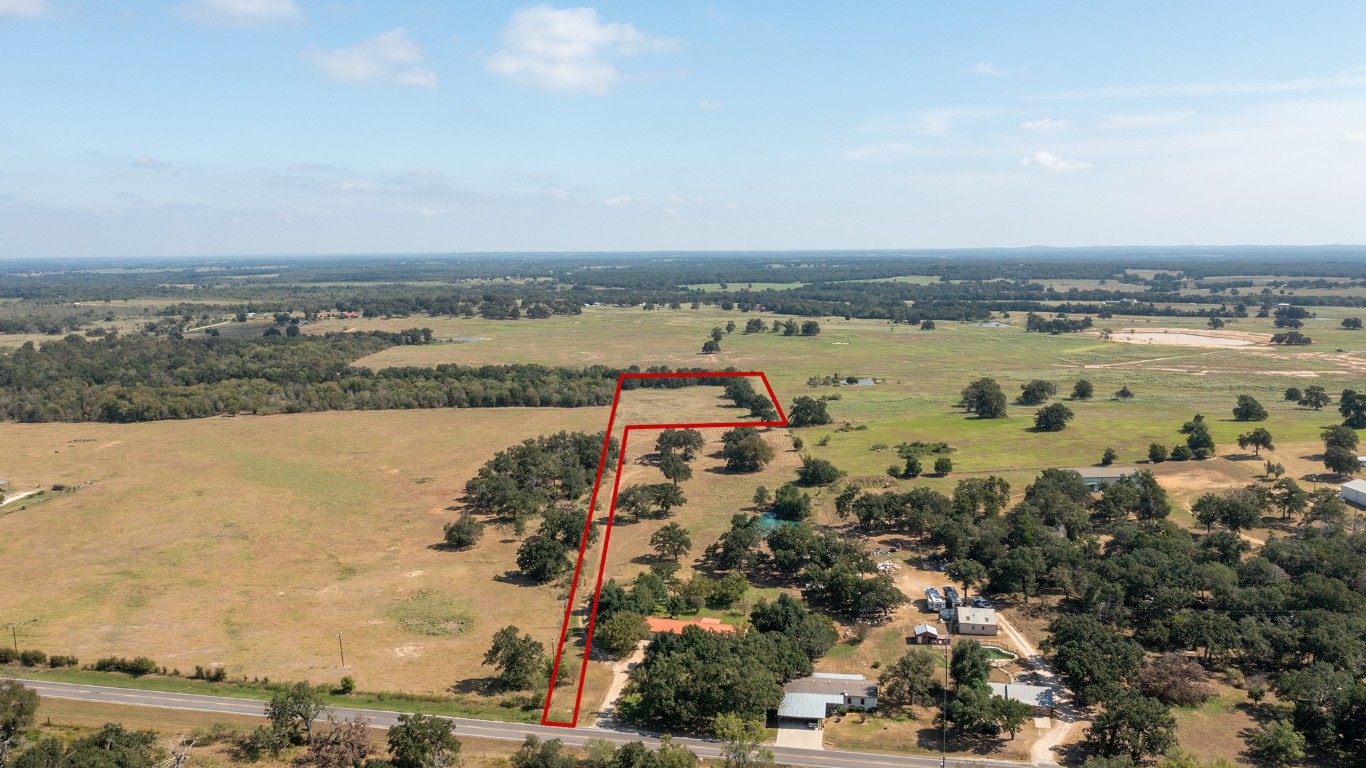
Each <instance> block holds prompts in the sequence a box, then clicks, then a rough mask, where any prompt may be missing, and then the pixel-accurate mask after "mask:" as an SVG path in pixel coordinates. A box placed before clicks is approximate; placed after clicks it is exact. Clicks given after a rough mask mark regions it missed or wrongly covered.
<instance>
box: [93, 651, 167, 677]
mask: <svg viewBox="0 0 1366 768" xmlns="http://www.w3.org/2000/svg"><path fill="white" fill-rule="evenodd" d="M90 668H91V669H93V670H95V671H96V672H123V673H125V674H129V675H133V676H134V677H136V676H139V675H150V674H153V673H155V672H156V671H157V663H156V662H155V661H152V660H151V659H149V658H147V657H146V656H138V657H136V658H132V659H125V658H124V657H122V656H106V657H104V658H102V659H99V660H97V661H96V662H95V663H94V664H91V665H90Z"/></svg>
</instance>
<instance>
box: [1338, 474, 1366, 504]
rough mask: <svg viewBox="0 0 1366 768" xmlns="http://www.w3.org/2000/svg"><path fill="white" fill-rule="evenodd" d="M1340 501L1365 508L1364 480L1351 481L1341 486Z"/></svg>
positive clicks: (1365, 487) (1365, 488) (1365, 491)
mask: <svg viewBox="0 0 1366 768" xmlns="http://www.w3.org/2000/svg"><path fill="white" fill-rule="evenodd" d="M1339 495H1340V496H1342V500H1343V501H1345V502H1347V503H1348V504H1352V505H1355V506H1358V507H1366V480H1352V481H1349V482H1346V483H1343V484H1342V490H1341V491H1340V492H1339Z"/></svg>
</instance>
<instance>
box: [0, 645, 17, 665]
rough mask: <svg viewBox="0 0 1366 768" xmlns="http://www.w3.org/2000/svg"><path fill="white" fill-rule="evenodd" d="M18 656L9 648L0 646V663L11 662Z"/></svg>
mask: <svg viewBox="0 0 1366 768" xmlns="http://www.w3.org/2000/svg"><path fill="white" fill-rule="evenodd" d="M18 658H19V654H17V653H15V652H14V651H13V650H11V649H10V648H3V647H0V664H13V663H14V662H15V660H16V659H18Z"/></svg>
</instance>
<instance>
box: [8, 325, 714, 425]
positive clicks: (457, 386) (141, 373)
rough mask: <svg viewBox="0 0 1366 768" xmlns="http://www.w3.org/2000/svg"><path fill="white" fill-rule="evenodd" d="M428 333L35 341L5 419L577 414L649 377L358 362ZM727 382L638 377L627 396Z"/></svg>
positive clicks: (21, 363) (13, 377)
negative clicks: (512, 410) (468, 411)
mask: <svg viewBox="0 0 1366 768" xmlns="http://www.w3.org/2000/svg"><path fill="white" fill-rule="evenodd" d="M424 331H425V329H412V330H410V331H401V332H397V333H387V332H371V333H355V334H352V333H346V334H327V335H321V336H313V335H299V336H283V335H281V336H274V337H271V338H226V337H202V338H193V339H180V338H173V337H154V336H148V335H128V336H110V337H105V338H99V339H95V340H87V339H85V338H83V337H81V336H77V335H70V336H67V337H65V338H64V339H62V340H60V341H54V342H49V343H46V344H43V345H41V347H38V346H35V345H33V344H32V343H31V342H29V343H26V344H24V345H23V346H22V347H21V348H20V349H18V350H16V351H15V352H14V354H12V355H9V356H5V357H0V419H7V420H14V421H24V422H46V421H70V422H81V421H105V422H116V423H128V422H140V421H157V420H163V419H192V418H204V417H208V416H217V415H223V414H228V415H235V414H271V413H308V412H316V411H337V410H396V409H416V408H495V407H509V406H523V407H563V408H576V407H585V406H602V405H608V404H610V403H611V402H612V398H613V393H614V392H615V389H616V384H617V378H618V376H619V375H620V374H621V373H623V372H633V371H638V370H639V369H637V368H635V367H632V368H628V369H625V370H624V371H623V370H619V369H615V368H608V367H605V366H592V367H588V368H567V367H549V366H542V365H486V366H462V365H452V364H442V365H437V366H433V367H416V366H409V367H393V368H385V369H382V370H379V371H375V370H371V369H369V368H357V367H354V366H353V365H352V363H353V362H354V361H355V360H357V359H360V358H361V357H364V356H366V355H369V354H372V353H374V352H378V351H380V350H382V349H386V348H388V347H391V346H394V345H398V344H422V343H427V342H428V341H429V340H430V338H431V337H430V332H424ZM651 370H655V371H658V370H665V371H667V368H663V367H658V368H653V369H651ZM696 370H700V369H696ZM724 383H725V381H724V380H723V379H717V378H709V377H697V378H684V379H644V380H638V379H633V380H627V381H625V382H623V386H622V388H623V389H634V388H638V387H655V388H673V387H684V386H698V385H723V384H724Z"/></svg>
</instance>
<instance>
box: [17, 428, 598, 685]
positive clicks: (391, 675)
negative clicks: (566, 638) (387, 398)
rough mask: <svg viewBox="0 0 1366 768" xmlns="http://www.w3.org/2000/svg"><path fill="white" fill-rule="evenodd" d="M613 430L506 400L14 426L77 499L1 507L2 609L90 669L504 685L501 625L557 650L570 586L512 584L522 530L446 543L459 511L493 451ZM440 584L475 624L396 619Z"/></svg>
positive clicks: (28, 474) (33, 641) (34, 463)
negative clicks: (98, 660) (143, 661)
mask: <svg viewBox="0 0 1366 768" xmlns="http://www.w3.org/2000/svg"><path fill="white" fill-rule="evenodd" d="M606 418H607V409H606V408H583V409H574V410H569V409H549V408H547V409H515V408H510V409H488V410H478V411H475V410H468V411H452V410H436V411H407V412H397V411H390V412H382V413H328V414H305V415H288V416H263V417H237V418H221V419H204V420H197V421H188V422H157V423H150V424H136V425H105V424H76V425H72V424H47V425H28V424H0V443H3V444H4V445H6V446H8V447H10V450H8V451H7V452H6V466H5V471H6V473H7V474H8V476H9V477H10V478H11V479H12V480H13V481H14V482H15V483H16V484H17V485H18V486H21V487H27V486H29V485H32V484H43V485H49V484H51V483H54V482H61V483H67V484H72V485H76V486H79V488H80V489H79V491H77V492H75V493H71V494H64V495H59V496H57V497H56V498H53V499H51V500H49V501H45V502H43V503H41V504H34V505H31V506H28V507H27V509H15V508H14V506H15V505H11V506H10V507H6V510H5V511H6V514H5V515H4V516H0V583H5V584H7V585H10V586H12V587H13V588H11V589H5V590H3V591H0V614H3V615H5V616H14V617H17V618H19V619H20V620H28V619H33V620H35V622H34V623H32V624H28V625H26V626H25V627H22V628H21V629H20V634H21V637H20V640H21V645H27V646H30V647H36V648H42V649H44V650H46V651H48V652H49V653H70V654H74V655H76V656H78V657H80V658H81V659H83V660H87V661H88V660H92V659H93V658H95V657H98V656H103V655H110V654H116V655H127V656H132V655H139V654H145V655H148V656H151V657H153V658H155V659H156V660H157V661H158V662H159V663H161V664H164V665H166V666H167V667H178V668H180V669H181V670H182V671H188V670H190V669H192V668H193V667H194V666H195V665H196V664H203V665H209V664H223V665H225V666H226V667H227V669H228V671H229V673H230V674H231V675H234V676H236V675H240V674H246V675H249V676H257V675H260V676H270V677H271V678H273V679H277V680H279V679H305V680H309V681H311V682H314V683H322V682H331V681H335V680H337V679H338V678H340V677H341V676H342V675H344V674H350V675H352V676H353V677H355V679H356V681H357V684H358V686H359V687H360V688H361V689H362V690H369V691H380V690H402V691H405V692H410V693H440V692H442V691H444V690H445V689H446V688H447V687H448V686H450V685H451V684H452V683H455V682H457V681H461V680H469V679H471V678H476V679H477V678H482V677H485V676H486V675H488V673H489V670H488V669H487V668H485V667H481V666H480V657H481V655H482V654H483V652H484V650H486V649H487V647H488V642H489V637H490V636H491V635H492V634H493V632H495V631H496V630H497V629H499V628H500V627H502V626H504V625H507V624H516V625H518V626H520V627H521V628H522V629H523V630H524V631H528V632H531V633H532V634H533V635H534V636H536V637H537V638H538V639H541V640H542V642H545V643H546V644H547V645H549V644H550V643H551V641H552V640H553V638H554V637H556V636H557V635H558V631H559V627H560V621H559V611H558V610H557V601H556V599H555V594H554V592H553V589H552V588H549V587H547V588H540V587H532V586H522V585H520V584H519V583H518V582H516V581H514V580H503V577H504V574H506V573H507V572H508V571H509V570H511V569H513V568H514V567H515V566H514V565H513V563H514V560H515V550H516V547H517V543H518V542H517V541H516V540H514V539H512V538H510V537H507V536H506V535H503V534H501V533H500V532H498V531H496V530H493V529H490V530H489V531H488V532H487V534H486V535H485V537H484V539H483V541H482V542H481V543H480V544H479V545H478V546H476V547H475V548H474V549H472V550H470V551H467V552H445V551H439V550H436V549H433V548H432V546H433V545H435V544H437V543H438V542H440V540H441V526H442V524H443V523H444V522H446V521H448V520H450V519H452V517H453V516H454V513H452V512H449V511H446V508H447V507H448V506H450V505H451V504H452V503H453V500H454V499H455V498H456V497H457V496H458V495H459V494H460V493H461V489H462V487H463V484H464V482H465V480H466V479H468V478H469V477H470V476H471V475H472V474H473V473H474V471H475V469H476V468H477V467H478V466H479V465H480V464H481V463H483V462H484V461H485V460H486V459H487V458H489V457H490V456H491V455H492V454H493V453H494V452H495V451H497V450H500V449H501V448H503V447H506V446H507V445H508V444H511V443H513V442H515V441H517V440H520V439H522V438H524V437H529V436H532V435H535V434H540V433H548V432H554V431H558V430H560V429H580V430H585V431H595V430H599V429H602V427H603V425H604V424H605V423H606ZM87 481H89V484H86V483H87ZM17 506H19V507H25V506H27V505H25V504H20V505H17ZM424 591H425V593H426V594H427V595H428V596H429V598H434V599H435V601H436V602H437V603H443V602H444V603H445V604H446V605H445V606H444V607H445V608H449V609H450V610H452V611H455V612H463V613H465V614H466V615H468V616H469V617H470V618H472V620H473V626H472V627H471V628H469V630H468V631H467V632H465V633H464V634H460V635H446V636H431V635H424V634H418V633H415V632H413V631H410V630H407V629H404V628H403V627H401V626H399V624H398V623H397V621H396V618H395V615H394V611H395V610H396V609H398V608H399V607H400V606H402V605H403V604H404V603H405V601H408V600H410V599H412V598H413V597H414V596H415V595H418V594H419V593H424ZM429 602H430V600H429ZM339 631H340V632H342V633H343V634H344V639H345V641H346V662H347V667H346V668H345V669H343V668H341V667H340V666H339V664H338V660H337V640H336V634H337V632H339Z"/></svg>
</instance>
